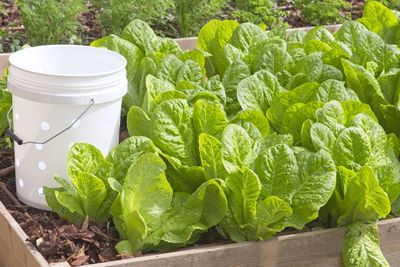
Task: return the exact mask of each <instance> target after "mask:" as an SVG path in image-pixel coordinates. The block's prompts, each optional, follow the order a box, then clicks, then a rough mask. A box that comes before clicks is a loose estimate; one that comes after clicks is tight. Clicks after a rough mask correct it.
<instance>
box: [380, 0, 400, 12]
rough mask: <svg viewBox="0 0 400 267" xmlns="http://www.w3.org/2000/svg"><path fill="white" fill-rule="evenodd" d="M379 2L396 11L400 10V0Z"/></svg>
mask: <svg viewBox="0 0 400 267" xmlns="http://www.w3.org/2000/svg"><path fill="white" fill-rule="evenodd" d="M377 2H380V3H382V4H384V5H385V6H387V7H388V8H390V9H395V10H399V9H400V0H378V1H377Z"/></svg>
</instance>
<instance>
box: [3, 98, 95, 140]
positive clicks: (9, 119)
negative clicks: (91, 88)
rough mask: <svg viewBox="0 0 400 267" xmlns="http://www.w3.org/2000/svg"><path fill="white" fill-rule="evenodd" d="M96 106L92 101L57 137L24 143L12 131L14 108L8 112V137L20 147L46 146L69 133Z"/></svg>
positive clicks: (92, 100)
mask: <svg viewBox="0 0 400 267" xmlns="http://www.w3.org/2000/svg"><path fill="white" fill-rule="evenodd" d="M93 105H94V99H93V98H92V99H90V102H89V105H88V106H87V107H86V108H85V110H84V111H83V112H82V113H81V114H80V115H79V116H78V117H76V118H75V119H74V120H73V121H72V123H71V124H70V125H69V126H68V127H66V128H65V129H63V130H61V131H59V132H58V133H56V134H55V135H53V136H52V137H50V138H48V139H47V140H45V141H43V142H40V141H26V142H25V141H23V140H22V139H21V138H19V137H18V136H17V135H16V134H15V133H14V132H13V131H12V121H11V112H12V107H11V108H10V109H9V110H8V113H7V121H8V128H7V130H6V132H5V133H6V135H7V136H9V137H10V138H11V139H12V140H14V141H15V142H16V143H17V144H18V145H26V144H37V145H44V144H46V143H48V142H50V141H51V140H53V139H54V138H56V137H57V136H59V135H61V134H63V133H65V132H66V131H68V130H69V129H71V128H72V127H73V126H74V125H75V123H76V122H77V121H78V120H80V119H81V118H82V117H83V116H84V115H85V114H86V113H87V112H88V111H89V109H90V108H91V107H92V106H93Z"/></svg>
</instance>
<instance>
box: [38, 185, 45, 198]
mask: <svg viewBox="0 0 400 267" xmlns="http://www.w3.org/2000/svg"><path fill="white" fill-rule="evenodd" d="M37 192H38V194H39V196H41V197H42V196H44V194H43V187H39V188H38V190H37Z"/></svg>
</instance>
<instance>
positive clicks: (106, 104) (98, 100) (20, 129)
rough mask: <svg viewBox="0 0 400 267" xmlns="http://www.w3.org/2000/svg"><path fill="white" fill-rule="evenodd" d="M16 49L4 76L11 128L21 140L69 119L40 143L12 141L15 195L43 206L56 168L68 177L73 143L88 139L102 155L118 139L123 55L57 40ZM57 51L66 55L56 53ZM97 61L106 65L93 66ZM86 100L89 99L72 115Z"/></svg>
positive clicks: (40, 136) (40, 137) (124, 82)
mask: <svg viewBox="0 0 400 267" xmlns="http://www.w3.org/2000/svg"><path fill="white" fill-rule="evenodd" d="M47 49H49V50H48V51H49V53H46V51H47ZM21 51H22V52H16V53H15V54H13V55H12V56H11V57H10V64H11V66H10V69H9V76H8V88H9V89H10V91H11V92H12V93H13V124H14V127H13V129H14V133H15V134H16V135H17V136H18V137H19V138H21V139H22V140H23V141H24V142H29V141H33V142H44V141H45V140H47V139H49V138H51V137H53V136H55V135H56V134H58V133H60V132H61V131H63V130H64V129H66V127H68V126H69V125H71V124H72V123H73V122H75V123H74V125H73V127H72V128H70V129H68V130H67V131H65V132H63V133H62V134H60V135H58V136H57V137H55V138H54V139H52V140H51V141H49V142H48V143H46V144H43V145H42V144H29V143H28V144H23V145H18V144H17V143H15V145H14V152H15V169H16V191H17V196H18V198H19V199H20V200H21V201H22V202H24V203H26V204H28V205H30V206H33V207H35V208H40V209H49V207H48V206H47V203H46V200H45V197H44V195H43V187H44V186H47V187H59V185H58V184H57V183H56V182H55V180H54V175H56V174H57V175H60V176H61V177H62V178H65V179H67V180H68V176H67V157H68V152H69V149H70V147H71V146H72V145H73V144H74V143H77V142H85V143H90V144H92V145H94V146H96V147H97V148H99V149H100V151H101V152H102V153H103V155H107V154H108V153H109V151H110V150H111V149H112V148H113V147H114V146H116V145H117V144H118V140H119V125H120V113H121V104H122V97H123V95H124V94H125V93H126V91H127V80H126V71H125V65H126V60H125V59H124V58H123V57H122V56H120V55H118V54H116V53H114V52H111V51H108V50H104V49H100V48H93V47H92V48H88V47H81V46H65V45H60V46H43V47H34V48H28V49H26V50H21ZM63 51H64V52H65V51H67V52H68V53H67V55H62V56H60V55H58V54H57V53H63ZM82 51H83V52H82ZM18 53H20V54H18ZM93 56H95V57H94V58H93ZM99 56H102V57H103V58H101V59H98V58H96V57H99ZM44 57H45V58H44ZM63 60H65V61H66V62H65V64H63ZM82 60H83V61H84V63H82V62H83V61H82ZM90 60H92V61H90ZM81 63H82V64H81ZM99 63H102V64H106V65H107V64H109V65H108V66H100V67H98V68H97V67H96V64H99ZM25 64H26V65H25ZM35 64H36V65H38V68H37V69H36V68H35ZM41 64H44V65H45V66H40V65H41ZM63 66H65V68H64V69H63ZM75 67H76V69H74V68H75ZM91 100H94V104H92V105H91V106H90V108H89V109H88V110H87V112H86V113H84V114H83V116H82V117H81V118H80V119H79V120H78V121H75V119H76V118H77V117H79V116H80V115H81V114H82V113H83V112H84V111H85V110H86V109H87V108H88V107H89V104H90V103H91Z"/></svg>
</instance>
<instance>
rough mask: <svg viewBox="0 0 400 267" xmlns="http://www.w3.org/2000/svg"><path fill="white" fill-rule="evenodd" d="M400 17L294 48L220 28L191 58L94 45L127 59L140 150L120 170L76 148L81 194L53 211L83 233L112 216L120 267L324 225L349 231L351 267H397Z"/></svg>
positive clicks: (346, 252)
mask: <svg viewBox="0 0 400 267" xmlns="http://www.w3.org/2000/svg"><path fill="white" fill-rule="evenodd" d="M397 15H398V14H397V13H395V12H392V11H391V10H389V9H388V8H386V7H384V6H383V5H381V4H379V3H377V2H374V1H370V2H368V3H367V5H366V7H365V10H364V16H363V18H362V19H360V20H359V21H353V22H346V23H344V24H343V26H342V27H341V28H340V29H339V30H338V32H337V33H335V34H334V35H333V34H332V33H330V32H329V31H327V30H325V29H324V28H321V27H317V28H314V29H313V30H311V31H310V32H308V33H305V32H301V31H298V32H294V33H292V34H290V35H289V36H287V37H284V38H282V37H278V36H272V35H271V34H269V33H267V32H264V31H263V30H262V29H261V28H260V27H258V26H257V25H253V24H250V23H244V24H241V25H239V24H238V23H237V22H235V21H218V20H212V21H210V22H209V23H208V24H206V25H205V26H204V27H203V28H202V30H201V31H200V33H199V35H198V46H199V49H198V50H192V51H182V50H181V49H180V48H179V46H178V45H177V44H176V43H175V42H174V41H173V40H171V39H167V38H160V37H158V36H156V35H155V34H154V32H153V31H152V30H151V28H150V27H149V26H148V25H147V24H145V23H144V22H142V21H139V20H135V21H132V22H131V23H130V24H129V25H128V26H127V27H126V28H125V29H124V30H123V32H122V35H121V36H120V37H119V36H115V35H110V36H107V37H104V38H102V39H99V40H96V41H94V42H93V43H92V45H93V46H98V47H105V48H107V49H111V50H114V51H117V52H119V53H120V54H122V55H123V56H124V57H125V58H126V59H127V60H128V66H127V72H128V80H129V93H128V94H127V95H126V96H125V98H124V101H123V110H124V111H123V112H124V115H126V116H127V127H128V130H129V133H130V135H131V137H130V138H128V139H127V140H125V141H123V142H122V143H121V144H120V145H119V146H117V147H116V148H114V149H113V150H112V151H111V153H110V154H109V155H108V156H107V157H106V158H104V157H103V156H102V155H101V153H100V152H99V151H98V150H97V149H96V148H95V147H93V146H91V145H90V144H75V145H74V146H73V147H72V149H71V151H70V154H69V159H68V169H69V180H70V181H71V182H72V184H69V183H67V182H66V181H65V180H63V179H61V178H56V179H57V181H59V183H60V185H61V187H60V188H55V189H54V188H53V189H51V188H46V189H45V195H46V199H47V201H48V203H49V205H50V206H51V207H52V208H53V210H54V211H55V212H57V213H58V214H59V215H60V216H61V217H63V218H66V219H68V220H69V221H71V222H74V223H80V224H82V223H83V224H84V225H87V224H88V223H89V222H97V223H105V222H107V221H108V220H109V219H110V217H111V218H112V219H113V222H114V224H115V226H116V227H117V229H118V232H119V234H120V237H121V242H120V243H119V244H118V245H117V250H118V252H119V253H121V254H135V253H140V252H143V251H149V250H151V251H154V250H156V251H164V250H170V249H173V248H176V247H182V246H185V245H187V244H191V243H194V242H196V241H197V240H198V239H199V237H200V235H201V234H202V233H204V232H206V231H207V230H208V229H210V228H211V227H215V228H216V229H217V231H218V233H219V234H220V235H222V236H224V237H226V238H228V239H231V240H234V241H237V242H240V241H245V240H264V239H267V238H271V237H272V236H273V235H274V234H276V233H278V232H281V231H283V230H284V229H286V228H288V227H292V228H296V229H303V228H304V227H305V225H306V224H308V223H310V222H312V221H314V223H318V224H320V225H321V226H328V227H333V226H347V227H348V232H347V234H346V236H345V239H344V243H343V253H342V258H343V263H344V265H345V266H388V265H389V264H388V262H387V261H386V259H385V258H384V257H383V255H382V252H381V250H380V248H379V240H378V235H377V227H376V225H375V222H376V221H377V220H379V219H381V218H387V217H388V216H393V215H395V214H397V213H399V212H400V202H399V200H398V199H399V195H400V163H399V161H398V157H399V152H400V148H399V139H398V137H399V135H400V123H399V122H400V109H399V97H398V96H399V92H400V91H399V79H400V60H399V59H400V50H399V48H398V46H397V44H399V43H400V42H399V40H400V34H399V33H400V24H399V19H398V17H397Z"/></svg>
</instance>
